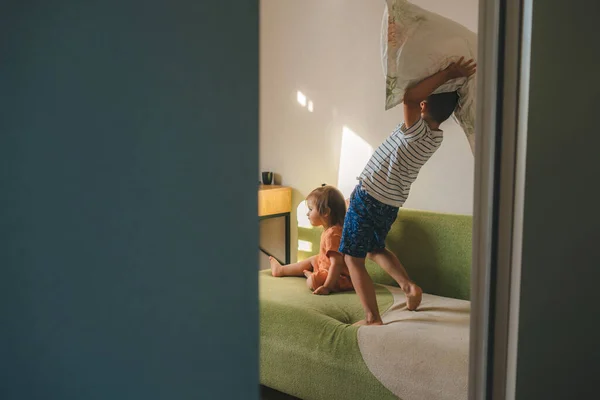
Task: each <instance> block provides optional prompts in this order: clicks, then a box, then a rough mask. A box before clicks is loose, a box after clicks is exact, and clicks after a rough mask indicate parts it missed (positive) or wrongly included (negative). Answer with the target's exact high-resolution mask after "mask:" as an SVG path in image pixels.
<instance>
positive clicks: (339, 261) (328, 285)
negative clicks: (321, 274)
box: [313, 253, 344, 294]
mask: <svg viewBox="0 0 600 400" xmlns="http://www.w3.org/2000/svg"><path fill="white" fill-rule="evenodd" d="M329 261H330V262H331V266H330V267H329V273H328V274H327V279H325V283H324V284H323V286H320V287H318V288H317V289H316V290H315V291H314V292H313V294H329V293H331V292H333V289H334V288H335V283H336V282H337V280H338V278H339V277H340V275H341V273H342V267H343V265H344V258H343V257H342V255H341V254H340V253H332V254H331V255H330V256H329Z"/></svg>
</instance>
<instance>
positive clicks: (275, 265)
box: [269, 256, 317, 277]
mask: <svg viewBox="0 0 600 400" xmlns="http://www.w3.org/2000/svg"><path fill="white" fill-rule="evenodd" d="M316 260H317V256H312V257H310V258H307V259H306V260H302V261H299V262H297V263H294V264H288V265H281V264H280V263H279V261H277V260H276V259H275V258H274V257H269V262H270V263H271V275H273V276H277V277H279V276H304V271H312V270H313V263H314V262H316Z"/></svg>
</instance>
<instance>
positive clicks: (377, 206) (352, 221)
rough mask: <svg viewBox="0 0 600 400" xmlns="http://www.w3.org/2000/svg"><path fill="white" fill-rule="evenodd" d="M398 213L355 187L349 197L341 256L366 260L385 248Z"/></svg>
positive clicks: (394, 208) (395, 208) (396, 208)
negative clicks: (368, 256)
mask: <svg viewBox="0 0 600 400" xmlns="http://www.w3.org/2000/svg"><path fill="white" fill-rule="evenodd" d="M398 210H399V208H398V207H392V206H389V205H387V204H383V203H382V202H380V201H379V200H376V199H374V198H373V197H371V196H369V195H368V194H367V192H366V191H365V190H364V189H363V188H362V186H361V185H360V184H358V185H357V186H356V188H355V189H354V191H353V192H352V195H350V206H349V207H348V211H347V212H346V218H345V219H344V230H343V232H342V242H341V244H340V253H342V254H348V255H349V256H352V257H357V258H365V257H366V256H367V253H369V252H371V251H374V250H382V249H384V248H385V238H386V236H387V234H388V232H389V231H390V228H391V227H392V224H393V223H394V221H395V220H396V217H397V216H398Z"/></svg>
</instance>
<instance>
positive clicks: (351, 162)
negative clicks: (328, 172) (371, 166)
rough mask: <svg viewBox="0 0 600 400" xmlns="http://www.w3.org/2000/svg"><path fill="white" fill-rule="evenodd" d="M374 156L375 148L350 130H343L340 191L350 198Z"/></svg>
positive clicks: (339, 172) (339, 173)
mask: <svg viewBox="0 0 600 400" xmlns="http://www.w3.org/2000/svg"><path fill="white" fill-rule="evenodd" d="M372 154H373V147H371V146H370V145H369V143H367V142H366V141H365V140H364V139H363V138H361V137H360V136H358V135H357V134H356V133H354V132H353V131H352V130H351V129H350V128H348V127H347V126H344V127H343V128H342V147H341V151H340V167H339V169H338V184H337V187H338V189H339V190H340V191H341V192H342V193H343V194H344V198H349V197H350V194H351V193H352V190H353V189H354V187H355V186H356V183H357V181H356V178H357V177H358V176H359V175H360V173H361V172H362V170H363V169H364V167H365V165H367V162H368V161H369V159H370V158H371V155H372Z"/></svg>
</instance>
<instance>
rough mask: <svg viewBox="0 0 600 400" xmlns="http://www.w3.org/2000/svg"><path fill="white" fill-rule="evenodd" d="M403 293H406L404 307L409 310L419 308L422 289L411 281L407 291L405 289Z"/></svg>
mask: <svg viewBox="0 0 600 400" xmlns="http://www.w3.org/2000/svg"><path fill="white" fill-rule="evenodd" d="M404 293H405V294H406V308H408V309H409V310H410V311H415V310H416V309H417V308H419V305H420V304H421V299H422V298H423V290H422V289H421V288H420V287H419V286H417V285H416V284H415V283H412V282H411V283H410V284H409V286H408V291H405V292H404Z"/></svg>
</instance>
